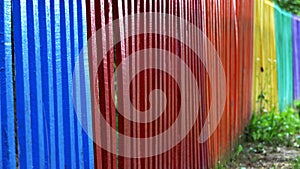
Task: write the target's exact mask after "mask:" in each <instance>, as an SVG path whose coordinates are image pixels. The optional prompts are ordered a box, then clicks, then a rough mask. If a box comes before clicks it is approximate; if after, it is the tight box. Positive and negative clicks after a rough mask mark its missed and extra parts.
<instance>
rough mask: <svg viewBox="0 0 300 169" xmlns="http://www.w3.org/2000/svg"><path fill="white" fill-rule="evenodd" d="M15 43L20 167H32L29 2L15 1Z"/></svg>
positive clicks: (23, 0)
mask: <svg viewBox="0 0 300 169" xmlns="http://www.w3.org/2000/svg"><path fill="white" fill-rule="evenodd" d="M13 3H14V4H13V12H14V13H13V17H14V45H15V48H14V49H15V61H16V63H15V64H16V97H17V99H16V109H17V110H16V111H17V119H18V141H19V145H18V147H19V155H18V156H19V163H20V168H21V169H22V168H32V167H33V165H32V164H33V162H32V142H31V141H32V140H31V138H32V137H31V113H30V110H31V101H30V86H29V85H30V82H29V58H28V33H27V32H28V31H27V11H26V10H27V3H26V0H16V1H13Z"/></svg>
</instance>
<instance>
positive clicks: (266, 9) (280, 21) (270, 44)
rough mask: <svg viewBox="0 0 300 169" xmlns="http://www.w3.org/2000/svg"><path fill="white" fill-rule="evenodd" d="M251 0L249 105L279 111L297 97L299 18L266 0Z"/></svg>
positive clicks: (257, 109)
mask: <svg viewBox="0 0 300 169" xmlns="http://www.w3.org/2000/svg"><path fill="white" fill-rule="evenodd" d="M255 4H256V5H255V19H254V20H255V30H254V32H255V38H254V39H255V40H254V44H255V47H254V60H255V61H254V62H255V64H254V70H255V76H254V79H255V80H254V90H253V92H254V94H253V102H254V104H253V109H254V110H256V111H263V109H265V110H266V111H270V110H271V109H273V108H275V109H277V108H278V109H279V110H280V111H283V110H284V109H286V108H287V107H288V106H291V105H292V104H293V101H294V100H297V99H299V83H300V80H299V56H298V55H299V54H298V53H299V52H298V49H299V38H298V36H299V35H298V22H299V21H298V20H299V19H298V17H297V16H293V15H292V14H291V13H288V12H286V11H284V10H282V9H281V8H280V7H279V6H277V5H274V4H273V3H272V2H270V1H268V0H259V1H255ZM261 16H263V17H261ZM277 98H278V100H277Z"/></svg>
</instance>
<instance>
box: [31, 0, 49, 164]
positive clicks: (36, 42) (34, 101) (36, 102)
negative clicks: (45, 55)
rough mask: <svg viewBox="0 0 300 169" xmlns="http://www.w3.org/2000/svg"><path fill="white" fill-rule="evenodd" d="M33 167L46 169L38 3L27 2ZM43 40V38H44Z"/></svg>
mask: <svg viewBox="0 0 300 169" xmlns="http://www.w3.org/2000/svg"><path fill="white" fill-rule="evenodd" d="M26 2H27V5H26V7H27V22H28V24H27V30H28V49H29V52H28V54H29V75H30V77H29V78H30V100H31V127H32V129H31V130H32V134H31V136H32V151H33V156H32V159H33V167H34V168H45V163H44V161H45V156H44V155H45V150H44V132H43V130H44V129H43V127H44V124H43V119H44V117H43V111H42V104H43V102H42V84H41V63H40V57H41V56H40V37H41V36H40V34H39V19H38V16H39V12H38V2H37V1H33V0H27V1H26ZM42 38H43V37H42Z"/></svg>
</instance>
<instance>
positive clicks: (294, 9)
mask: <svg viewBox="0 0 300 169" xmlns="http://www.w3.org/2000/svg"><path fill="white" fill-rule="evenodd" d="M274 2H275V3H276V4H278V5H279V6H280V7H281V8H282V9H285V10H286V11H288V12H291V13H293V14H296V15H298V16H300V0H274Z"/></svg>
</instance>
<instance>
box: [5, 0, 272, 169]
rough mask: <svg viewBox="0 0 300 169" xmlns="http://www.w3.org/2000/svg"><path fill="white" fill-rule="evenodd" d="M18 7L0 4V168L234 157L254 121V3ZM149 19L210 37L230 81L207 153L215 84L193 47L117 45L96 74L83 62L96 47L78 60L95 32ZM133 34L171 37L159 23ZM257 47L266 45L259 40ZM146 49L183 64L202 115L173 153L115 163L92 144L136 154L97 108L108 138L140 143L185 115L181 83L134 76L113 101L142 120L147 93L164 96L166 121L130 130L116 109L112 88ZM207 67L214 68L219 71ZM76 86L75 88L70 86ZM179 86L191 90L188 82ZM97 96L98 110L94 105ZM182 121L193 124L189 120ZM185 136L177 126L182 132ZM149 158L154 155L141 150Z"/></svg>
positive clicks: (192, 163)
mask: <svg viewBox="0 0 300 169" xmlns="http://www.w3.org/2000/svg"><path fill="white" fill-rule="evenodd" d="M12 3H13V4H11V1H9V0H0V23H1V24H0V55H1V58H0V80H1V86H0V87H1V90H0V95H1V99H0V103H1V104H0V106H1V107H0V110H1V114H0V117H1V121H0V124H1V125H0V128H1V141H0V168H16V166H18V167H19V168H21V169H23V168H99V169H100V168H209V167H211V166H213V165H214V164H215V163H216V161H217V160H218V159H220V158H221V157H222V156H223V155H225V154H226V153H227V152H228V150H230V149H231V147H232V146H233V145H234V143H235V141H236V140H237V136H238V135H239V134H241V132H242V130H243V128H244V126H245V125H246V124H247V122H248V120H249V118H250V115H251V101H252V99H251V93H252V76H253V73H252V72H253V70H252V62H253V57H252V56H253V51H252V49H253V48H252V44H253V29H252V28H253V12H254V8H253V7H254V6H253V2H252V1H240V0H232V1H227V0H206V1H200V0H199V1H197V0H194V1H184V0H173V1H172V2H169V3H167V2H165V1H163V0H136V1H133V0H132V1H130V0H128V1H117V0H108V1H103V0H87V1H85V0H74V1H69V0H46V1H37V0H14V1H12ZM256 6H258V5H256ZM270 9H271V8H270ZM270 9H269V10H270ZM145 12H160V13H167V14H172V15H174V16H178V17H180V18H183V19H185V20H188V21H189V22H190V23H192V24H194V25H195V26H196V27H197V28H198V29H200V30H201V31H202V32H203V33H204V34H205V35H206V37H207V38H208V39H209V40H210V42H211V44H212V45H213V46H214V48H215V49H216V51H217V53H218V55H219V59H220V60H221V63H222V66H223V67H224V70H225V74H226V87H224V86H219V87H220V88H222V89H223V90H226V104H225V108H224V111H223V110H222V108H221V107H220V108H219V110H218V111H222V113H221V114H222V117H220V118H221V120H220V124H219V125H218V127H217V129H216V130H213V129H211V131H210V133H208V134H209V135H212V136H211V137H210V138H209V139H208V140H207V141H205V142H204V143H199V135H200V133H201V131H202V129H203V126H204V124H205V121H206V120H207V118H208V112H209V109H210V105H211V100H212V97H214V96H212V94H213V91H211V86H212V84H211V81H210V77H209V75H208V73H207V70H206V69H205V67H204V65H203V63H202V62H201V60H199V59H197V57H196V54H195V53H194V52H195V51H192V50H191V49H189V48H188V47H187V45H185V44H182V43H180V41H179V40H176V39H174V38H171V37H165V36H162V35H157V34H156V35H155V34H146V35H137V36H133V37H130V38H128V39H124V40H123V41H121V42H120V43H118V44H116V45H115V46H114V47H113V49H111V50H109V52H108V53H107V56H106V57H105V59H104V61H103V62H102V63H101V64H100V66H99V67H97V65H96V63H94V62H91V60H90V58H87V57H86V56H90V55H93V54H94V53H97V52H98V51H99V50H100V48H101V46H100V47H99V44H98V45H95V46H93V48H89V49H90V50H89V53H88V55H83V57H80V56H82V55H80V51H81V49H82V48H84V46H85V45H87V43H88V39H90V37H92V35H94V33H96V31H97V30H99V29H100V28H103V27H105V25H107V24H108V23H110V22H112V21H113V20H115V19H118V18H121V17H123V16H128V15H131V14H137V13H145ZM264 16H265V17H264V18H265V19H271V18H272V17H273V16H272V15H271V14H270V13H269V14H264ZM271 20H272V19H271ZM256 22H257V20H256ZM260 22H262V21H260ZM273 22H274V20H273ZM133 24H134V25H131V27H130V28H131V29H130V30H131V31H133V32H135V31H138V30H139V29H141V28H142V26H143V25H150V26H151V27H158V28H159V29H160V30H164V29H165V28H166V27H165V25H164V24H162V23H160V21H159V20H156V18H150V19H149V20H148V21H147V22H146V21H145V22H142V23H141V22H138V21H137V20H136V21H135V22H133ZM256 25H257V24H256ZM121 28H122V27H120V29H117V30H109V31H108V32H103V34H102V35H103V39H100V40H101V42H106V44H111V43H112V42H113V38H112V37H113V34H121V33H123V30H122V29H121ZM168 29H173V28H170V27H168ZM177 33H178V34H181V35H184V34H185V35H187V34H188V35H189V36H190V37H193V35H194V32H188V31H186V30H183V29H182V30H181V31H179V32H177ZM264 33H268V36H265V37H268V38H269V39H273V40H274V41H275V33H274V31H273V32H264ZM260 36H261V35H260ZM255 37H256V35H255ZM187 40H189V39H187ZM261 40H263V41H266V42H267V41H268V40H264V38H262V37H261ZM98 42H99V41H95V44H97V43H98ZM195 44H197V42H195ZM102 45H103V44H102ZM270 46H274V43H270ZM146 48H159V49H164V50H168V51H170V52H171V53H173V54H175V55H177V56H178V57H180V58H181V59H182V60H183V61H184V62H185V63H186V65H187V66H188V67H189V68H190V69H191V70H192V72H193V73H194V77H195V78H196V81H197V83H198V86H199V89H200V90H199V93H193V91H189V90H187V91H188V92H190V93H192V95H196V96H198V95H200V96H201V97H200V98H201V100H200V109H199V114H198V116H197V120H196V122H195V124H194V125H193V128H192V129H191V130H190V132H189V133H188V134H187V136H186V137H184V139H183V140H182V141H181V142H180V143H179V144H177V145H176V146H175V147H173V148H171V149H170V150H168V151H166V152H164V153H162V154H158V155H156V156H151V157H145V158H129V157H124V156H120V155H118V154H113V153H110V152H109V151H107V150H105V149H103V148H102V147H101V146H99V144H96V143H97V140H99V139H101V137H103V136H104V137H105V138H107V140H105V141H107V142H108V143H112V144H111V146H112V147H113V148H115V149H119V150H120V149H122V148H123V149H130V151H132V153H134V152H133V151H137V150H135V149H132V150H131V148H132V147H133V145H130V143H129V144H128V145H126V147H122V146H124V145H121V144H119V141H120V140H118V139H119V135H111V134H110V133H100V132H99V130H98V128H99V125H100V124H99V119H98V118H96V117H97V116H96V115H97V114H96V113H97V109H96V107H97V106H96V105H98V104H99V107H100V109H101V111H102V114H101V115H102V116H103V117H104V118H105V120H106V121H107V122H108V123H109V124H110V126H111V127H112V128H114V129H116V130H117V131H118V132H119V133H122V134H125V135H127V136H129V137H142V138H146V137H151V136H153V135H156V134H159V133H160V132H162V131H163V130H167V129H168V128H169V127H170V126H172V123H173V122H174V120H175V119H176V116H177V114H178V113H177V112H179V110H180V105H181V104H180V101H179V99H180V97H182V96H181V93H180V91H179V90H178V89H177V88H178V86H177V83H178V82H176V81H175V80H174V79H173V78H172V77H170V76H169V75H168V74H164V73H163V72H160V71H157V70H152V71H145V72H141V74H140V75H139V76H137V78H136V80H134V82H132V85H131V94H130V96H128V97H127V98H123V97H124V95H123V93H122V90H120V89H118V90H117V94H116V98H118V101H120V100H122V99H128V100H130V101H131V102H132V103H133V104H134V105H135V106H136V107H137V108H138V109H141V110H145V109H146V107H148V102H147V99H148V94H149V92H150V91H151V90H153V89H158V88H159V89H162V90H163V91H164V92H165V93H166V97H167V98H168V103H167V111H166V112H164V113H163V115H162V117H161V118H158V119H157V120H155V121H154V122H151V123H149V124H143V123H133V122H131V121H129V120H127V119H126V118H124V117H123V116H122V115H121V114H120V113H119V112H118V111H117V110H116V107H117V108H120V107H122V106H123V107H124V105H122V104H121V103H118V105H116V106H115V105H114V104H113V102H112V100H113V97H114V96H111V95H110V92H111V88H110V86H111V85H112V84H111V83H112V82H111V80H110V78H111V77H112V76H113V74H114V71H115V68H116V67H117V66H119V65H121V63H122V61H124V60H125V59H126V57H127V56H128V55H129V54H132V53H134V52H137V51H139V50H142V49H146ZM272 49H274V51H271V52H269V51H266V52H264V56H269V55H270V53H271V54H274V55H272V56H274V57H276V55H275V48H274V47H272ZM204 54H209V51H204ZM77 61H79V62H80V63H81V65H80V69H79V71H80V72H81V73H80V75H83V76H74V77H73V73H74V71H75V63H76V62H77ZM89 61H90V62H89ZM265 61H268V59H265ZM271 61H272V65H274V64H273V62H274V61H273V60H271ZM149 62H150V61H149ZM82 63H83V64H82ZM159 63H161V64H164V65H165V67H174V71H175V72H176V68H178V65H176V64H173V63H171V62H169V60H160V61H159ZM138 64H142V63H141V62H140V61H139V62H136V63H130V64H128V65H125V66H124V65H123V67H122V69H123V70H124V71H123V72H122V76H121V79H123V78H124V79H125V77H126V76H129V75H130V74H131V73H132V72H133V70H131V69H132V68H133V67H134V66H136V65H138ZM263 64H267V63H263ZM209 66H211V67H210V68H213V66H215V65H209ZM275 66H276V65H274V67H275ZM94 70H96V72H97V76H98V82H97V84H98V85H96V86H97V88H95V84H94V83H95V82H94V81H93V80H90V79H93V76H94V74H93V73H94ZM217 76H218V75H216V77H217ZM74 78H75V79H76V80H75V81H74ZM275 78H276V76H274V79H275ZM78 81H79V84H74V82H75V83H76V82H78ZM122 82H123V81H122V80H121V81H117V83H122ZM179 83H184V84H187V85H189V86H190V85H191V82H190V81H189V80H188V79H184V80H182V81H180V82H179ZM78 85H79V87H78ZM74 86H75V87H74ZM77 87H78V88H77ZM74 90H76V91H77V90H79V92H78V93H79V95H75V97H74V95H73V93H74ZM97 90H99V91H97ZM75 93H77V92H75ZM78 93H77V94H78ZM96 93H97V95H98V96H99V97H98V98H97V99H99V100H94V97H93V96H94V95H95V94H96ZM98 93H99V94H98ZM217 96H218V97H219V94H218V95H217ZM274 96H275V95H274ZM97 101H99V102H97ZM218 101H219V100H218ZM189 105H190V106H191V107H192V106H193V104H190V103H189ZM74 106H75V107H76V111H75V108H74ZM186 119H187V120H190V117H189V116H188V117H186ZM185 127H186V126H180V128H178V129H177V131H178V132H180V131H181V130H180V129H181V128H185ZM83 128H88V130H87V131H86V130H84V129H83ZM173 137H176V133H175V135H173V136H171V137H169V138H166V140H160V141H169V142H172V140H171V139H173ZM93 140H94V141H95V142H93ZM158 143H159V142H158ZM144 148H146V149H151V148H153V147H151V145H144Z"/></svg>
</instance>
